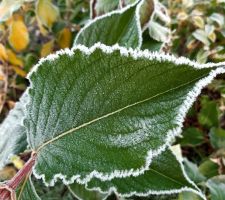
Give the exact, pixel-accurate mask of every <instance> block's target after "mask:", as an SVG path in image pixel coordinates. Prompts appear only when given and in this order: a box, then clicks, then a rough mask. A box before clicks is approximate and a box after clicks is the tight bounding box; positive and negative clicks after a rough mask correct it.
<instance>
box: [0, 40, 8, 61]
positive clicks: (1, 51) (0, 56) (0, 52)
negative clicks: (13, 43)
mask: <svg viewBox="0 0 225 200" xmlns="http://www.w3.org/2000/svg"><path fill="white" fill-rule="evenodd" d="M7 60H8V55H7V53H6V49H5V47H4V45H3V44H2V43H0V61H2V62H4V61H7Z"/></svg>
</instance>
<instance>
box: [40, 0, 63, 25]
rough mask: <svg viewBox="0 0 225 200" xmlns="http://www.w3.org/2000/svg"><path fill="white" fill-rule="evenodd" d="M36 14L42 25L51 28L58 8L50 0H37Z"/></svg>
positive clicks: (57, 15)
mask: <svg viewBox="0 0 225 200" xmlns="http://www.w3.org/2000/svg"><path fill="white" fill-rule="evenodd" d="M36 16H37V18H38V20H39V21H40V22H41V24H42V25H44V26H46V27H48V28H49V29H51V28H52V25H53V24H54V23H55V22H56V20H57V19H58V17H59V9H58V7H56V6H55V5H54V4H53V3H52V1H51V0H38V1H37V3H36Z"/></svg>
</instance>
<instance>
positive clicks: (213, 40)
mask: <svg viewBox="0 0 225 200" xmlns="http://www.w3.org/2000/svg"><path fill="white" fill-rule="evenodd" d="M208 38H209V39H210V40H211V41H212V42H215V41H216V34H215V32H212V33H211V34H209V35H208Z"/></svg>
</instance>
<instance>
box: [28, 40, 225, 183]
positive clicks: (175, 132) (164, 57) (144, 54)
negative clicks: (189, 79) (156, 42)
mask: <svg viewBox="0 0 225 200" xmlns="http://www.w3.org/2000/svg"><path fill="white" fill-rule="evenodd" d="M96 49H101V50H102V51H103V52H105V53H106V54H111V53H112V52H114V51H120V53H121V55H123V56H131V57H133V58H134V59H137V58H146V59H149V60H157V61H159V62H162V61H169V62H173V63H174V64H175V65H178V66H180V65H189V66H190V67H193V68H195V69H202V68H213V67H219V68H216V69H212V71H211V72H210V73H209V75H208V76H207V77H205V78H203V79H201V80H200V81H198V82H197V83H196V85H195V87H194V88H193V89H192V90H191V91H190V92H189V93H188V95H187V97H186V99H185V100H184V102H183V105H182V106H181V107H180V108H179V110H178V115H177V117H176V119H175V122H176V123H177V125H178V127H177V128H175V129H172V130H170V131H168V132H167V134H166V135H167V137H166V140H165V144H164V145H162V146H160V147H159V148H158V149H157V150H154V151H152V150H149V151H148V152H147V156H146V163H145V166H142V167H141V168H140V169H136V170H134V169H129V170H123V171H119V170H115V171H113V172H111V173H107V174H105V173H101V172H98V171H96V170H94V171H92V172H91V173H90V174H89V175H87V176H86V177H85V178H84V179H81V178H80V175H78V174H77V175H74V176H72V177H70V178H69V179H68V178H67V177H66V175H63V174H61V173H59V174H55V175H54V177H53V178H52V180H51V181H50V182H49V183H48V182H47V181H46V179H45V174H38V173H37V172H36V170H35V167H34V170H33V172H34V175H35V176H36V178H38V179H42V180H43V182H44V183H45V185H46V186H53V185H54V184H55V182H56V181H57V179H58V178H60V179H62V181H63V182H64V184H71V183H73V182H74V181H75V180H76V181H77V182H78V183H82V184H85V183H87V182H88V181H89V180H90V179H91V178H92V177H96V178H99V179H101V180H103V181H104V180H111V179H113V178H115V177H127V176H131V175H132V176H138V175H140V174H142V173H144V171H145V170H147V169H149V165H150V163H151V161H152V159H153V158H154V157H155V156H157V155H159V154H160V153H161V152H162V151H164V150H165V149H166V148H167V147H168V146H170V144H171V142H172V141H173V139H174V138H175V137H176V136H179V135H180V133H181V131H182V126H183V125H182V124H183V121H184V117H185V115H186V113H187V111H188V110H189V108H190V107H191V105H192V104H193V102H194V101H195V99H196V98H197V96H198V95H199V94H200V92H201V89H202V88H203V87H205V86H207V85H208V84H209V83H210V82H211V81H212V80H213V79H214V78H215V77H216V76H217V75H218V74H221V73H225V68H223V67H222V66H225V62H220V63H207V64H198V63H197V62H194V61H191V60H189V59H188V58H185V57H180V58H176V57H175V56H173V55H168V54H164V53H159V52H150V51H148V50H144V51H140V50H133V49H131V48H130V49H126V48H124V47H120V46H119V45H118V44H117V45H114V46H112V47H109V46H106V45H104V44H101V43H96V44H95V45H94V46H92V47H91V48H87V47H85V46H83V45H77V46H75V47H74V48H72V49H71V50H70V49H65V50H60V51H58V52H56V53H55V54H51V55H49V56H47V57H46V58H42V59H40V61H39V62H38V64H37V65H35V66H34V68H33V70H32V71H31V72H30V73H29V74H28V79H29V78H30V76H31V74H33V73H36V72H37V70H38V68H39V66H40V65H41V64H42V63H43V62H45V61H53V60H55V59H57V58H59V57H60V56H61V55H65V54H66V55H68V56H72V55H73V54H74V51H75V50H80V51H81V52H83V53H84V54H86V55H90V54H91V53H93V52H94V51H95V50H96ZM30 83H31V86H30V88H29V89H31V88H32V81H31V80H30Z"/></svg>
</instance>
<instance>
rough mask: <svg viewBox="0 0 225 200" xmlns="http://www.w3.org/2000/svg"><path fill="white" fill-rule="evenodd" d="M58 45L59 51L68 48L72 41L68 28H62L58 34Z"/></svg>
mask: <svg viewBox="0 0 225 200" xmlns="http://www.w3.org/2000/svg"><path fill="white" fill-rule="evenodd" d="M57 41H58V44H59V47H60V48H61V49H65V48H69V47H70V46H71V41H72V33H71V31H70V29H69V28H64V29H63V30H61V31H60V32H59V36H58V40H57Z"/></svg>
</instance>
